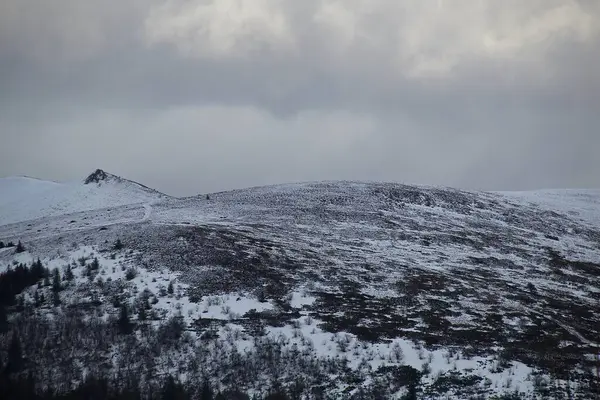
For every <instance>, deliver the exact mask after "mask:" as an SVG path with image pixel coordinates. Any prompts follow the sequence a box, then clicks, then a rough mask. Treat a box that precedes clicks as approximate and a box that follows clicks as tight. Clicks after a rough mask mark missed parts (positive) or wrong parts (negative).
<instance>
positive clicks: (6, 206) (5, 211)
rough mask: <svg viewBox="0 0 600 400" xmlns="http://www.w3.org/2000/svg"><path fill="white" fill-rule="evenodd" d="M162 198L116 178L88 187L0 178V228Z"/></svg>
mask: <svg viewBox="0 0 600 400" xmlns="http://www.w3.org/2000/svg"><path fill="white" fill-rule="evenodd" d="M164 198H166V196H164V195H162V194H160V193H158V192H155V191H153V190H151V189H147V188H144V187H143V186H140V185H138V184H136V183H134V182H131V181H127V180H124V179H120V178H117V177H114V179H111V180H109V181H106V182H102V183H101V184H88V185H85V184H83V183H81V182H68V183H56V182H48V181H42V180H37V179H32V178H25V177H17V178H0V225H5V224H11V223H15V222H20V221H28V220H32V219H37V218H42V217H51V216H56V215H63V214H70V213H75V212H79V211H87V210H96V209H101V208H107V207H117V206H122V205H127V204H137V203H150V202H153V201H158V200H160V199H164ZM148 216H149V214H148Z"/></svg>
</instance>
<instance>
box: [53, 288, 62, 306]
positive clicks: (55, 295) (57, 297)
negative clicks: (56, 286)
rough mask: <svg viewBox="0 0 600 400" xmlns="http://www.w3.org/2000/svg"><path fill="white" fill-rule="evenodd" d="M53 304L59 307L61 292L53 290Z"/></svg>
mask: <svg viewBox="0 0 600 400" xmlns="http://www.w3.org/2000/svg"><path fill="white" fill-rule="evenodd" d="M52 304H54V307H58V306H59V305H60V293H59V292H54V291H53V292H52Z"/></svg>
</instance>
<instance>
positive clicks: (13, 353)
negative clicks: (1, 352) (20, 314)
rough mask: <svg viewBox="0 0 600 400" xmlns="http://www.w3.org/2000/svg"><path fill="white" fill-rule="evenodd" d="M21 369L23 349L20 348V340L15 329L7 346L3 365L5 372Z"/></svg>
mask: <svg viewBox="0 0 600 400" xmlns="http://www.w3.org/2000/svg"><path fill="white" fill-rule="evenodd" d="M22 369H23V350H22V349H21V340H19V336H18V335H17V331H16V330H15V331H13V335H12V339H11V341H10V346H9V348H8V360H7V363H6V367H5V373H6V374H8V375H10V374H15V373H18V372H20V371H21V370H22Z"/></svg>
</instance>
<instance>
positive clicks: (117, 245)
mask: <svg viewBox="0 0 600 400" xmlns="http://www.w3.org/2000/svg"><path fill="white" fill-rule="evenodd" d="M123 247H125V246H124V245H123V242H121V239H117V241H116V242H115V244H114V245H113V249H115V250H122V249H123Z"/></svg>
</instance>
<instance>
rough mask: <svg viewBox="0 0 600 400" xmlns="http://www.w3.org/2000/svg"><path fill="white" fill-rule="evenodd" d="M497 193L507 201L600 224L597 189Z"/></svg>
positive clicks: (598, 191) (599, 205) (599, 195)
mask: <svg viewBox="0 0 600 400" xmlns="http://www.w3.org/2000/svg"><path fill="white" fill-rule="evenodd" d="M497 193H498V194H500V195H502V196H504V197H505V198H507V199H511V200H518V201H521V202H523V203H531V204H535V205H537V206H539V207H542V208H545V209H547V210H551V211H555V212H562V213H565V214H568V215H571V216H573V217H577V218H579V219H580V220H582V221H585V222H587V223H591V224H594V225H596V226H598V225H599V224H600V190H598V189H587V190H585V189H554V190H550V189H548V190H535V191H522V192H497Z"/></svg>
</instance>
